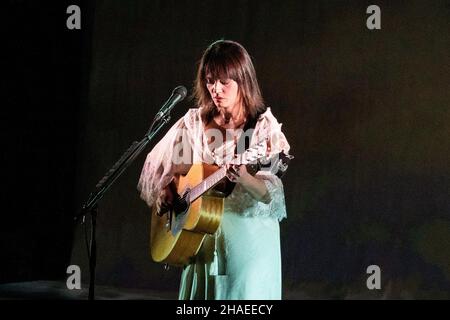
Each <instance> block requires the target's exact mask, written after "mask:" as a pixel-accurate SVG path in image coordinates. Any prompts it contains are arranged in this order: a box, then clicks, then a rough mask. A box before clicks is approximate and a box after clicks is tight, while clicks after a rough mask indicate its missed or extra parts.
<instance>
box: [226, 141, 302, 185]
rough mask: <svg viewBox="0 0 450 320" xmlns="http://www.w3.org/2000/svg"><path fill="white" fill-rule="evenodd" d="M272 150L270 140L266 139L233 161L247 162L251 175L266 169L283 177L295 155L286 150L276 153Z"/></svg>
mask: <svg viewBox="0 0 450 320" xmlns="http://www.w3.org/2000/svg"><path fill="white" fill-rule="evenodd" d="M270 151H271V149H270V145H269V143H268V140H267V139H265V140H263V141H261V142H259V143H257V144H256V145H254V146H252V147H250V148H248V149H247V150H245V151H244V152H243V153H242V154H240V155H238V157H237V158H236V159H235V161H233V162H235V163H236V164H245V165H246V166H247V171H248V172H249V173H250V174H251V175H255V174H256V173H257V172H258V171H266V172H270V173H272V174H275V175H276V176H277V177H279V178H281V177H282V176H283V175H284V173H285V172H286V170H287V168H288V165H289V162H290V161H291V160H292V159H293V158H294V157H293V156H292V155H289V154H286V153H285V152H284V150H282V151H281V152H279V153H276V154H271V153H270Z"/></svg>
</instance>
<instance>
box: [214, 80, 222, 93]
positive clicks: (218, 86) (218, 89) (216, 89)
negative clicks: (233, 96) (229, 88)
mask: <svg viewBox="0 0 450 320" xmlns="http://www.w3.org/2000/svg"><path fill="white" fill-rule="evenodd" d="M213 90H214V92H215V93H221V92H222V83H221V82H220V80H216V82H214V85H213Z"/></svg>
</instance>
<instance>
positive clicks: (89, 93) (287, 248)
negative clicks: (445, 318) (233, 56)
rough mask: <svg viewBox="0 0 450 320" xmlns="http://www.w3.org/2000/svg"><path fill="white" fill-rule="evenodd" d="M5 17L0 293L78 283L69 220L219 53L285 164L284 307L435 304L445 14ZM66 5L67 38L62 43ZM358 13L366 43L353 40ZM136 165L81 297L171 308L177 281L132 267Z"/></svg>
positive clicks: (141, 212)
mask: <svg viewBox="0 0 450 320" xmlns="http://www.w3.org/2000/svg"><path fill="white" fill-rule="evenodd" d="M6 2H7V4H8V10H5V13H6V15H7V17H6V26H7V27H6V30H7V38H6V40H7V41H6V46H5V48H4V50H3V51H4V53H6V55H7V58H6V59H3V64H4V70H7V73H6V74H5V75H4V77H2V88H3V89H4V90H5V93H6V95H5V97H4V98H3V99H4V101H5V103H4V104H3V108H2V113H3V114H2V117H1V121H2V130H3V153H2V162H3V170H2V182H3V192H2V203H3V204H4V209H3V210H2V211H3V221H2V223H1V224H0V225H1V227H0V228H1V266H0V268H1V269H0V270H1V272H0V282H2V283H7V282H19V281H30V280H41V279H43V280H63V281H64V279H65V277H66V268H67V266H68V265H69V264H77V265H80V267H81V269H82V280H83V282H84V283H85V284H86V283H87V282H88V280H89V277H88V267H87V255H86V248H85V243H84V234H83V228H82V227H81V226H80V225H76V226H74V224H73V222H72V217H73V216H74V215H75V213H76V212H77V210H79V208H80V207H81V204H82V203H83V202H84V200H85V199H86V198H87V196H88V195H89V193H90V192H91V191H92V190H93V188H94V186H95V184H96V183H97V182H98V180H99V179H100V178H101V177H102V176H103V175H104V173H106V171H107V170H108V169H109V168H110V167H111V166H112V165H113V164H114V162H115V161H116V160H117V159H118V158H119V156H120V155H121V154H122V152H123V151H124V150H125V149H127V148H128V146H129V145H130V143H131V142H132V141H134V140H138V139H140V138H141V137H142V136H143V135H144V133H145V132H146V130H147V128H148V126H149V125H150V121H151V119H152V118H153V116H154V114H155V113H156V112H157V111H158V109H159V107H160V106H161V104H162V103H163V102H164V101H165V100H166V99H167V97H168V96H169V95H170V93H171V91H172V89H173V88H174V87H175V86H177V85H180V84H183V85H185V86H186V87H188V88H189V92H190V93H191V92H192V91H191V88H192V83H193V80H194V77H195V70H196V63H197V62H198V60H199V59H200V56H201V54H202V51H203V50H204V49H205V48H206V46H207V45H208V44H210V43H211V42H212V41H214V40H217V39H219V38H225V39H233V40H236V41H238V42H240V43H242V44H243V45H244V46H245V47H246V48H247V50H248V51H249V53H250V54H251V56H252V57H253V59H254V63H255V67H256V71H257V75H258V79H259V82H260V85H261V87H262V91H263V95H264V97H265V100H266V102H267V104H268V105H269V106H270V107H272V111H273V113H274V114H275V116H276V117H277V118H278V120H279V121H280V122H282V123H283V130H284V132H285V134H286V136H287V138H288V141H289V142H290V144H291V148H292V149H291V152H292V154H293V155H294V156H295V160H294V161H293V162H292V164H291V166H290V168H289V171H288V174H287V176H286V177H285V179H284V185H285V192H286V202H287V209H288V219H287V220H283V221H282V223H281V239H282V242H281V246H282V258H283V287H284V288H283V296H284V298H286V299H300V298H306V299H322V298H337V299H344V298H347V299H352V298H388V299H394V298H404V299H408V298H425V299H441V298H447V299H448V298H450V216H449V214H450V198H449V194H450V160H449V159H450V139H449V135H450V111H449V108H448V106H449V102H450V94H449V92H450V59H449V57H448V56H449V52H450V38H449V36H448V30H450V28H449V27H450V25H449V24H450V23H449V18H448V17H449V16H450V5H449V4H448V2H446V1H433V2H426V1H395V2H392V1H376V2H369V1H367V2H366V1H352V2H350V1H226V2H217V1H130V2H125V1H118V0H116V1H112V0H110V1H99V0H97V1H89V2H88V1H58V2H56V1H55V2H50V1H39V2H38V1H25V0H24V1H19V0H18V1H12V0H10V1H6ZM70 4H78V5H79V6H80V7H81V15H82V18H81V25H82V29H81V30H68V29H67V28H66V19H67V17H68V14H66V8H67V6H68V5H70ZM371 4H377V5H379V6H380V8H381V17H382V29H381V30H368V29H367V28H366V19H367V17H368V15H367V14H366V8H367V6H368V5H371ZM192 105H193V103H192V101H184V102H182V103H181V104H179V105H178V106H177V107H176V109H175V110H174V112H173V114H172V119H173V120H172V122H171V123H173V122H174V121H175V120H176V119H178V118H179V117H180V116H182V115H183V114H184V113H185V112H186V110H187V109H188V108H189V107H191V106H192ZM167 129H168V127H166V128H165V130H167ZM159 137H161V135H160V136H159ZM150 147H151V146H149V148H147V150H146V151H145V152H144V153H147V152H148V151H149V150H150ZM144 153H143V154H141V156H140V157H139V158H137V159H136V161H135V162H134V163H133V165H132V166H131V167H130V168H129V169H128V170H127V171H126V173H125V174H124V175H123V176H122V177H121V178H120V180H118V181H117V182H116V184H115V185H114V186H113V188H111V189H110V190H109V192H108V194H107V195H106V196H105V197H104V199H103V200H102V202H101V205H100V208H99V217H98V266H97V281H96V282H97V284H99V285H108V286H112V287H118V288H136V289H148V290H152V291H153V292H159V293H160V295H161V296H164V297H173V298H176V294H177V293H176V292H177V290H178V282H179V274H180V270H179V269H176V268H175V269H170V270H169V271H164V270H163V268H162V266H161V265H159V264H156V263H154V262H152V261H151V259H150V257H149V240H148V239H149V224H150V213H149V210H148V209H147V208H146V206H145V203H144V202H143V201H142V200H140V199H139V195H138V193H137V191H136V184H137V181H138V178H139V174H140V170H141V167H142V165H143V162H144V159H145V154H144ZM371 264H376V265H379V266H380V268H381V271H382V289H381V290H374V291H370V290H368V289H367V287H366V279H367V277H368V275H367V274H366V268H367V266H369V265H371ZM85 286H86V285H85Z"/></svg>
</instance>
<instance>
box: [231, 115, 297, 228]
mask: <svg viewBox="0 0 450 320" xmlns="http://www.w3.org/2000/svg"><path fill="white" fill-rule="evenodd" d="M263 138H266V139H269V141H270V145H271V152H270V154H271V155H272V156H274V155H276V154H278V153H279V152H281V151H283V152H284V153H286V154H288V153H289V150H290V146H289V143H288V142H287V140H286V137H285V135H284V134H283V132H282V131H281V124H280V123H278V121H277V120H276V119H275V117H274V116H273V115H272V113H271V112H270V109H268V111H266V113H265V114H264V115H263V117H262V118H261V119H260V121H259V123H258V125H257V127H256V129H255V133H254V136H253V138H252V143H256V142H259V141H261V139H263ZM255 177H256V178H258V179H261V180H262V181H263V182H264V184H265V185H266V188H267V192H268V195H269V197H268V198H269V199H268V201H265V202H263V201H257V200H256V199H254V198H253V197H252V196H251V195H250V194H249V193H248V192H247V191H246V190H245V189H244V188H243V187H242V186H241V185H239V184H237V185H236V187H235V189H234V190H233V192H232V194H231V195H230V196H229V198H228V199H227V201H226V206H227V207H228V209H229V210H230V211H233V212H236V213H239V214H241V215H244V216H259V217H270V218H276V219H278V220H282V219H284V218H286V216H287V214H286V204H285V197H284V189H283V183H282V181H281V179H280V178H278V177H277V176H276V175H275V174H274V173H273V172H270V171H260V172H258V173H257V174H256V176H255Z"/></svg>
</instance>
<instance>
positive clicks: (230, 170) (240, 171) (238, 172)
mask: <svg viewBox="0 0 450 320" xmlns="http://www.w3.org/2000/svg"><path fill="white" fill-rule="evenodd" d="M226 168H227V178H228V180H230V181H231V182H235V183H239V182H242V181H244V180H245V179H246V178H247V177H248V176H249V175H250V174H249V173H248V172H247V167H246V166H245V165H243V164H242V165H236V164H228V165H226Z"/></svg>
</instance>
